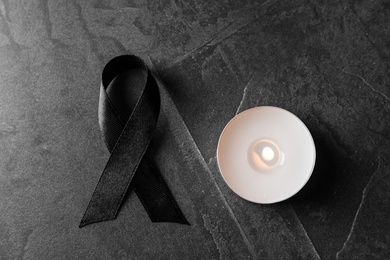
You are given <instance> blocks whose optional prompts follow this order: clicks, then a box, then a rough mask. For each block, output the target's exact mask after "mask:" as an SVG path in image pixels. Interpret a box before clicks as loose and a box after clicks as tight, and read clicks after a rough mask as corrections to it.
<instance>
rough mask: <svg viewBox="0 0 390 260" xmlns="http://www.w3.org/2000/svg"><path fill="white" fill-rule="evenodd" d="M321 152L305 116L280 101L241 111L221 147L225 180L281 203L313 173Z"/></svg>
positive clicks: (246, 193) (244, 193) (259, 198)
mask: <svg viewBox="0 0 390 260" xmlns="http://www.w3.org/2000/svg"><path fill="white" fill-rule="evenodd" d="M315 157H316V151H315V146H314V141H313V138H312V136H311V134H310V132H309V130H308V129H307V128H306V126H305V125H304V124H303V122H302V121H301V120H300V119H299V118H298V117H296V116H295V115H293V114H292V113H290V112H288V111H286V110H284V109H281V108H277V107H256V108H252V109H248V110H246V111H244V112H242V113H240V114H238V115H237V116H235V117H234V118H233V119H232V120H231V121H230V122H229V123H228V124H227V125H226V127H225V129H224V130H223V132H222V134H221V137H220V139H219V142H218V148H217V161H218V167H219V170H220V172H221V174H222V177H223V178H224V180H225V182H226V183H227V184H228V186H229V187H230V188H231V189H232V190H233V191H234V192H235V193H237V194H238V195H239V196H241V197H243V198H244V199H247V200H249V201H252V202H256V203H275V202H279V201H282V200H285V199H287V198H289V197H291V196H293V195H294V194H295V193H297V192H298V191H299V190H300V189H301V188H302V187H303V186H304V185H305V184H306V182H307V181H308V179H309V178H310V176H311V173H312V171H313V168H314V164H315Z"/></svg>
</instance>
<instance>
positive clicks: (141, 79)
mask: <svg viewBox="0 0 390 260" xmlns="http://www.w3.org/2000/svg"><path fill="white" fill-rule="evenodd" d="M159 113H160V93H159V90H158V85H157V83H156V80H155V79H154V77H153V75H152V74H151V72H150V71H149V69H148V68H147V66H146V65H145V63H144V62H143V61H142V60H141V59H140V58H139V57H136V56H133V55H124V56H119V57H116V58H114V59H112V60H111V61H110V62H109V63H107V65H106V66H105V68H104V70H103V75H102V84H101V86H100V100H99V125H100V129H101V131H102V133H103V137H104V140H105V142H106V145H107V148H108V150H109V151H110V153H111V155H110V158H109V160H108V162H107V164H106V167H105V169H104V170H103V173H102V175H101V177H100V179H99V182H98V184H97V186H96V188H95V191H94V192H93V195H92V198H91V200H90V201H89V204H88V207H87V209H86V211H85V213H84V216H83V218H82V220H81V222H80V226H79V227H80V228H81V227H83V226H86V225H88V224H92V223H96V222H100V221H105V220H111V219H114V218H116V216H117V214H118V211H119V209H120V206H121V204H122V202H123V200H124V197H125V194H126V192H127V191H128V190H129V187H130V188H133V189H134V191H135V193H136V194H137V196H138V198H139V199H140V201H141V203H142V205H143V206H144V208H145V210H146V212H147V213H148V215H149V217H150V219H151V220H152V222H174V223H181V224H189V223H188V221H187V220H186V218H185V217H184V215H183V213H182V212H181V210H180V208H179V206H178V205H177V203H176V201H175V199H174V198H173V196H172V194H171V192H170V191H169V188H168V187H167V185H166V183H165V181H164V179H163V178H162V176H161V174H160V173H159V172H158V170H157V167H156V165H154V163H153V153H152V151H150V150H148V146H149V143H150V141H151V139H152V137H153V133H154V130H155V128H156V126H157V121H158V117H159Z"/></svg>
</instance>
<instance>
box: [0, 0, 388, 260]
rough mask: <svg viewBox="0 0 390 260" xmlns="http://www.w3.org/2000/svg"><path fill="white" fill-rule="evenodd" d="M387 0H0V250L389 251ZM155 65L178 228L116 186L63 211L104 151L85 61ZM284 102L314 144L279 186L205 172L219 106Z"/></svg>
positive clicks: (168, 253) (88, 184) (29, 254)
mask: <svg viewBox="0 0 390 260" xmlns="http://www.w3.org/2000/svg"><path fill="white" fill-rule="evenodd" d="M389 28H390V4H389V2H388V1H384V0H383V1H381V0H378V1H368V0H367V1H365V0H363V1H278V0H268V1H249V0H248V1H228V0H225V1H187V0H182V1H162V0H161V1H145V0H133V1H125V0H121V1H114V0H95V1H57V0H55V1H54V0H29V1H27V0H26V1H11V0H8V1H7V0H0V90H1V94H0V148H1V154H0V213H1V214H0V234H1V235H0V259H198V258H199V259H388V258H390V224H389V219H390V175H389V172H390V158H389V152H390V137H389V136H390V113H389V112H390V87H389V84H390V74H389V71H390V47H389V46H390V29H389ZM129 53H131V54H136V55H139V56H141V57H143V58H144V59H145V60H146V62H147V63H148V64H149V65H150V66H151V67H152V68H153V70H154V71H155V72H156V73H157V74H158V75H159V76H160V78H161V80H162V82H163V83H162V84H161V85H160V87H161V90H162V94H163V113H162V116H161V120H160V122H159V127H158V131H157V133H156V136H155V139H154V141H153V145H152V147H151V149H153V150H154V151H155V154H156V160H157V161H158V165H159V167H160V170H161V171H162V173H163V175H164V177H165V179H166V180H167V183H168V185H169V186H170V188H171V190H172V192H173V193H174V196H175V198H176V199H177V200H178V203H179V204H180V206H181V208H182V209H183V212H184V214H185V215H186V217H187V218H188V220H189V222H190V223H191V226H182V225H177V224H169V223H151V222H150V220H149V219H148V217H147V214H146V212H145V211H144V209H143V208H142V206H141V204H140V202H139V200H138V198H137V197H136V196H135V194H134V193H133V192H130V193H129V194H128V196H127V198H126V201H125V203H124V205H123V207H122V208H121V211H120V213H119V215H118V218H117V219H116V220H114V221H109V222H105V223H99V224H95V225H90V226H87V227H85V228H82V229H79V228H78V223H79V221H80V219H81V216H82V214H83V211H84V210H85V207H86V206H87V204H88V200H89V198H90V196H91V195H92V192H93V189H94V187H95V185H96V183H97V181H98V178H99V176H100V174H101V172H102V170H103V168H104V165H105V163H106V161H107V159H108V156H109V153H108V151H107V150H106V148H105V146H104V143H103V140H102V138H101V136H100V132H99V128H98V123H97V106H98V95H99V84H100V78H101V71H102V68H103V67H104V64H105V63H106V62H108V61H109V60H110V59H111V58H113V57H115V56H117V55H121V54H129ZM261 105H273V106H279V107H282V108H285V109H287V110H289V111H291V112H293V113H294V114H296V115H297V116H298V117H299V118H301V119H302V121H303V122H304V123H305V124H306V125H307V126H308V128H309V129H310V131H311V133H312V135H313V137H314V141H315V144H316V148H317V163H316V167H315V170H314V172H313V175H312V178H311V179H310V181H309V183H308V184H307V185H306V186H305V187H304V189H303V190H302V191H301V192H299V193H298V194H297V195H296V196H294V197H293V198H291V199H289V200H287V201H285V202H281V203H277V204H273V205H258V204H254V203H250V202H247V201H245V200H243V199H241V198H240V197H238V196H237V195H235V194H234V193H233V192H232V191H231V190H230V189H229V188H228V187H227V185H226V184H225V183H224V181H223V179H222V177H221V176H220V174H219V171H218V167H217V163H216V158H215V153H216V146H217V141H218V137H219V134H220V132H221V131H222V129H223V127H224V126H225V124H226V123H227V122H228V121H229V120H230V119H231V118H232V117H233V116H234V115H235V114H237V113H239V112H241V111H243V110H245V109H248V108H251V107H255V106H261Z"/></svg>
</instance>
